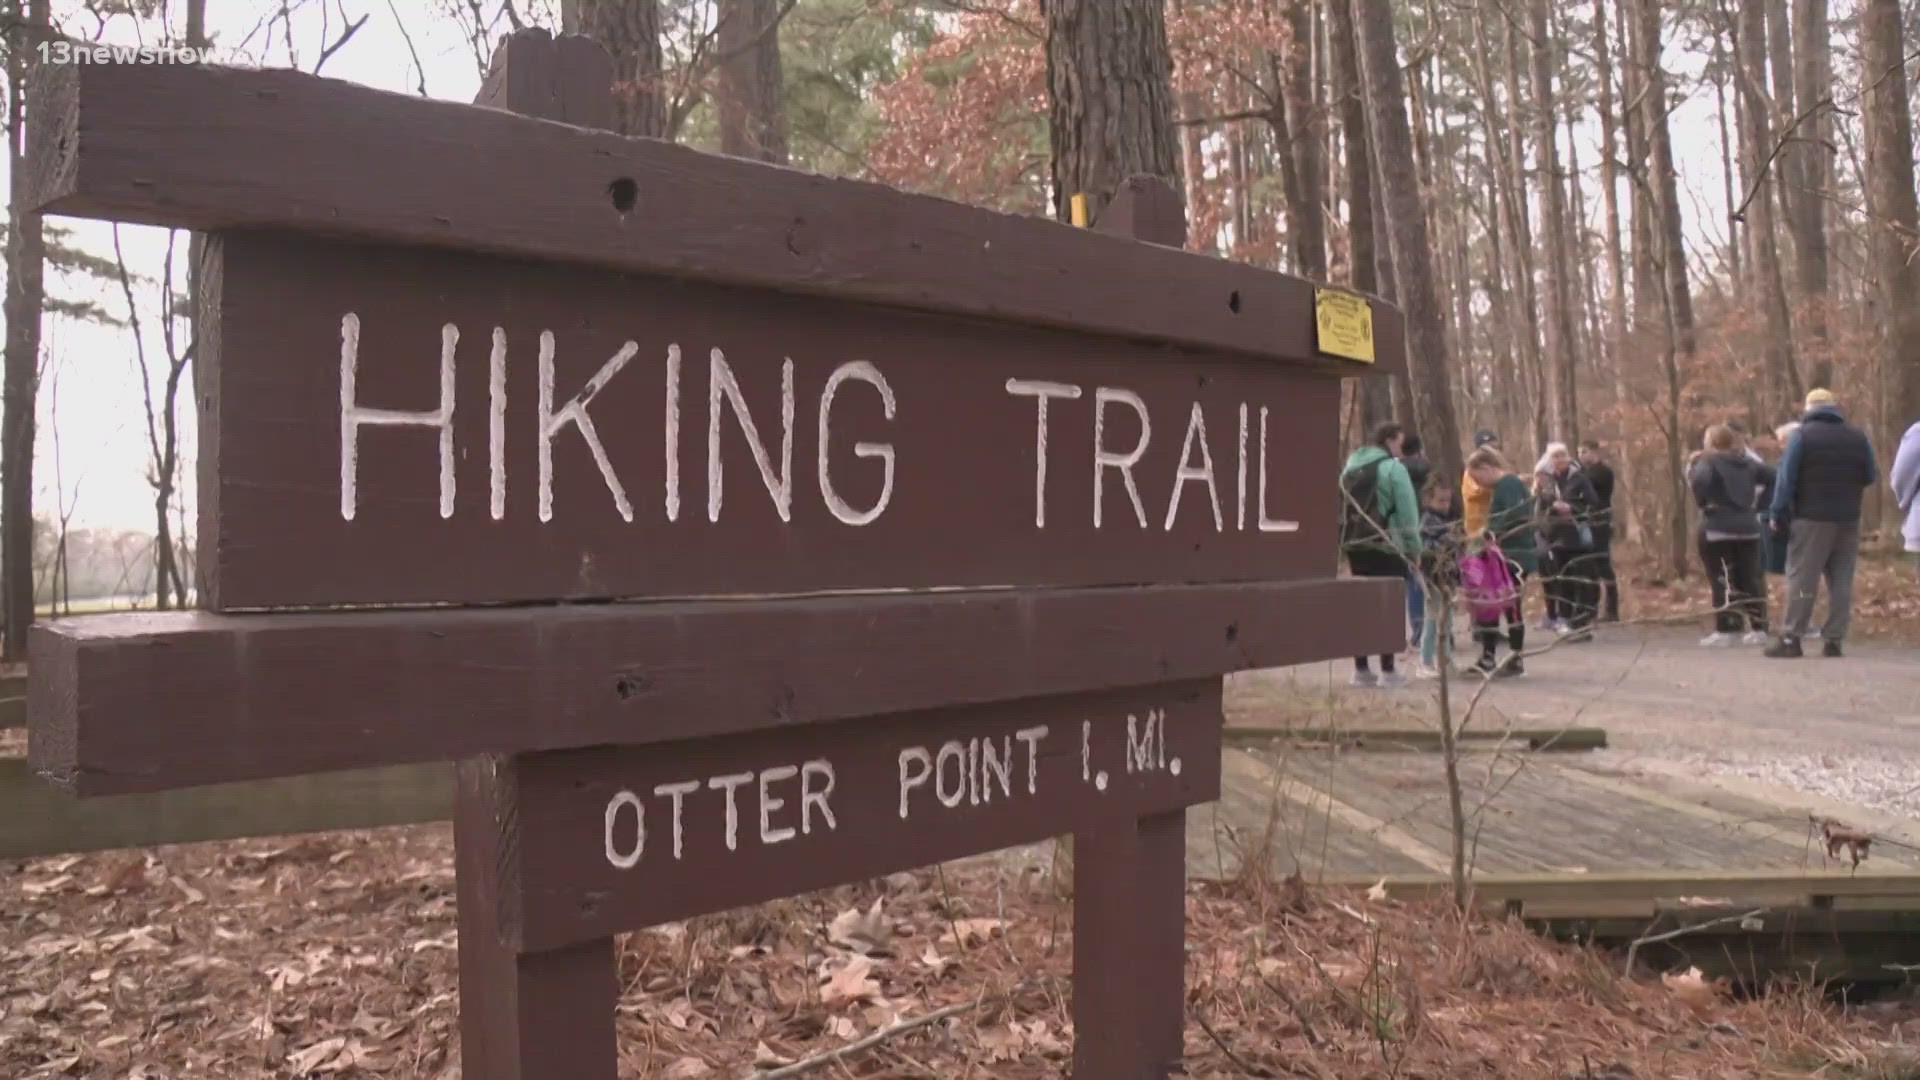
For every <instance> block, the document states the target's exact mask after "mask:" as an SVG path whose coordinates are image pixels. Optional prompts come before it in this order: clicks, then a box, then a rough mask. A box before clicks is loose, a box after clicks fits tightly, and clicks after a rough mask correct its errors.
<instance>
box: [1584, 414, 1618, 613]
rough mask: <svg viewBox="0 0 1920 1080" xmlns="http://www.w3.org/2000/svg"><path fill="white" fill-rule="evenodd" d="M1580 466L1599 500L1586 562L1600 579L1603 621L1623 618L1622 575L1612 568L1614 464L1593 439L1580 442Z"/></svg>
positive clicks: (1595, 509)
mask: <svg viewBox="0 0 1920 1080" xmlns="http://www.w3.org/2000/svg"><path fill="white" fill-rule="evenodd" d="M1580 468H1581V471H1583V472H1585V473H1586V474H1587V482H1588V483H1590V484H1592V485H1593V495H1594V499H1595V500H1596V502H1597V505H1596V506H1595V507H1594V511H1593V553H1592V554H1591V555H1590V556H1588V559H1587V565H1588V566H1590V567H1592V569H1593V576H1594V577H1595V578H1596V579H1597V580H1598V581H1599V582H1600V589H1601V604H1600V621H1601V622H1610V623H1616V622H1619V621H1620V578H1619V576H1618V575H1617V574H1616V573H1615V572H1614V569H1613V496H1614V490H1613V482H1614V475H1613V466H1612V465H1609V464H1607V457H1606V451H1605V450H1603V449H1602V448H1601V446H1600V443H1599V442H1598V441H1597V440H1594V439H1588V440H1586V441H1585V442H1583V443H1581V444H1580Z"/></svg>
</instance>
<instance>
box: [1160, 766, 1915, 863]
mask: <svg viewBox="0 0 1920 1080" xmlns="http://www.w3.org/2000/svg"><path fill="white" fill-rule="evenodd" d="M1581 757H1582V755H1577V754H1528V753H1516V754H1493V753H1469V754H1467V755H1466V756H1464V757H1463V759H1462V762H1461V786H1462V789H1463V802H1464V807H1465V809H1466V810H1467V811H1468V813H1469V815H1470V818H1471V822H1470V827H1469V833H1470V835H1471V837H1472V841H1473V843H1472V846H1471V848H1470V851H1471V859H1470V865H1471V867H1472V869H1473V871H1474V872H1475V873H1476V874H1478V875H1487V876H1509V875H1520V874H1524V875H1539V874H1558V875H1566V876H1568V877H1575V878H1577V877H1579V876H1581V875H1590V874H1604V875H1609V876H1617V875H1620V874H1623V873H1632V872H1644V873H1647V874H1649V875H1671V874H1676V873H1681V872H1700V873H1704V872H1733V871H1748V872H1778V871H1785V870H1800V871H1804V872H1807V873H1811V874H1820V873H1827V872H1833V871H1835V870H1841V871H1845V870H1848V869H1850V866H1849V864H1847V863H1845V862H1835V861H1833V860H1830V859H1828V858H1826V853H1825V850H1824V848H1823V847H1821V846H1820V845H1818V844H1815V843H1814V842H1813V841H1812V840H1811V839H1810V829H1809V821H1808V818H1807V817H1806V815H1805V814H1804V813H1798V812H1795V811H1792V810H1789V809H1786V808H1783V807H1779V806H1774V805H1769V804H1766V803H1762V802H1756V801H1753V800H1750V799H1742V798H1738V797H1734V796H1730V795H1722V794H1718V793H1713V794H1707V793H1704V792H1677V791H1674V790H1671V789H1663V788H1660V787H1655V786H1653V785H1652V784H1650V783H1646V782H1641V781H1635V780H1630V779H1625V778H1622V777H1618V776H1610V775H1606V774H1604V773H1601V772H1598V771H1595V770H1593V769H1590V768H1583V767H1582V765H1581ZM1188 822H1189V825H1188V828H1189V838H1188V868H1189V872H1190V873H1192V874H1193V875H1195V876H1198V877H1220V876H1231V875H1233V874H1235V873H1238V872H1239V871H1240V869H1241V867H1242V865H1243V863H1244V862H1245V860H1247V859H1249V858H1264V859H1266V860H1268V862H1267V864H1266V865H1267V866H1268V868H1269V869H1270V870H1271V871H1272V872H1274V873H1275V874H1277V875H1280V876H1285V875H1287V874H1290V873H1294V872H1298V873H1299V874H1300V875H1301V876H1302V877H1303V878H1305V879H1306V880H1308V881H1310V882H1323V881H1324V882H1358V881H1374V880H1378V879H1380V878H1383V877H1384V878H1418V877H1423V876H1436V875H1443V874H1445V873H1446V872H1447V869H1448V866H1449V865H1450V859H1451V855H1450V851H1451V839H1450V837H1451V827H1450V825H1449V814H1448V808H1447V791H1446V783H1445V779H1444V776H1443V773H1442V765H1441V759H1440V756H1439V755H1438V754H1434V753H1417V752H1416V753H1403V752H1391V751H1351V752H1339V751H1333V750H1329V749H1325V748H1317V747H1305V746H1294V745H1290V744H1287V743H1285V742H1272V743H1268V744H1264V745H1253V746H1240V747H1230V748H1229V749H1228V750H1227V751H1226V761H1225V768H1224V770H1223V777H1222V796H1221V800H1220V802H1219V803H1217V804H1215V805H1213V806H1204V807H1197V808H1195V809H1194V810H1193V811H1190V812H1189V815H1188ZM1866 867H1867V868H1870V869H1874V870H1879V871H1888V870H1901V869H1906V870H1914V869H1920V853H1916V852H1914V851H1911V850H1905V849H1901V848H1895V847H1876V848H1874V849H1873V852H1872V856H1871V858H1870V859H1869V861H1868V863H1867V864H1866Z"/></svg>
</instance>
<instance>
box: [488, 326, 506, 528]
mask: <svg viewBox="0 0 1920 1080" xmlns="http://www.w3.org/2000/svg"><path fill="white" fill-rule="evenodd" d="M487 486H488V488H489V489H490V491H489V495H488V500H487V509H488V511H489V512H490V513H491V514H492V515H493V520H495V521H499V520H501V519H503V518H505V517H506V516H507V331H506V328H505V327H500V326H496V327H494V328H493V351H492V352H490V353H488V354H487Z"/></svg>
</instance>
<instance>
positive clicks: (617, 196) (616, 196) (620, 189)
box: [607, 176, 1239, 311]
mask: <svg viewBox="0 0 1920 1080" xmlns="http://www.w3.org/2000/svg"><path fill="white" fill-rule="evenodd" d="M607 196H608V197H609V198H611V199H612V200H613V208H614V209H615V210H618V211H620V212H621V213H623V214H624V213H626V212H627V211H629V210H632V209H633V204H634V203H636V202H638V201H639V200H640V185H638V184H636V183H634V182H633V177H631V176H622V177H619V178H618V179H616V180H614V182H613V183H611V184H608V185H607ZM1235 295H1236V297H1237V296H1238V294H1235ZM1235 310H1236V311H1237V310H1239V308H1238V306H1237V300H1236V307H1235Z"/></svg>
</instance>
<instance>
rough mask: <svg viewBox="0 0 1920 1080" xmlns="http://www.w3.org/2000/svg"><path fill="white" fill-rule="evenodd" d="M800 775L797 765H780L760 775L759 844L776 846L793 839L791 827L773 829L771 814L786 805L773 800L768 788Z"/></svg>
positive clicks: (784, 802)
mask: <svg viewBox="0 0 1920 1080" xmlns="http://www.w3.org/2000/svg"><path fill="white" fill-rule="evenodd" d="M798 775H800V767H799V766H798V765H780V766H776V767H774V768H771V769H765V770H762V771H761V773H760V842H761V843H763V844H778V843H781V842H783V841H786V840H791V839H793V826H791V825H788V826H786V827H784V828H778V829H776V828H774V827H773V812H774V811H776V810H778V809H780V808H781V807H783V806H785V805H787V801H786V800H785V799H777V798H774V796H773V794H772V792H771V791H770V790H769V788H770V787H771V786H772V785H773V784H777V783H779V782H780V781H782V780H791V779H793V778H794V777H796V776H798Z"/></svg>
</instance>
